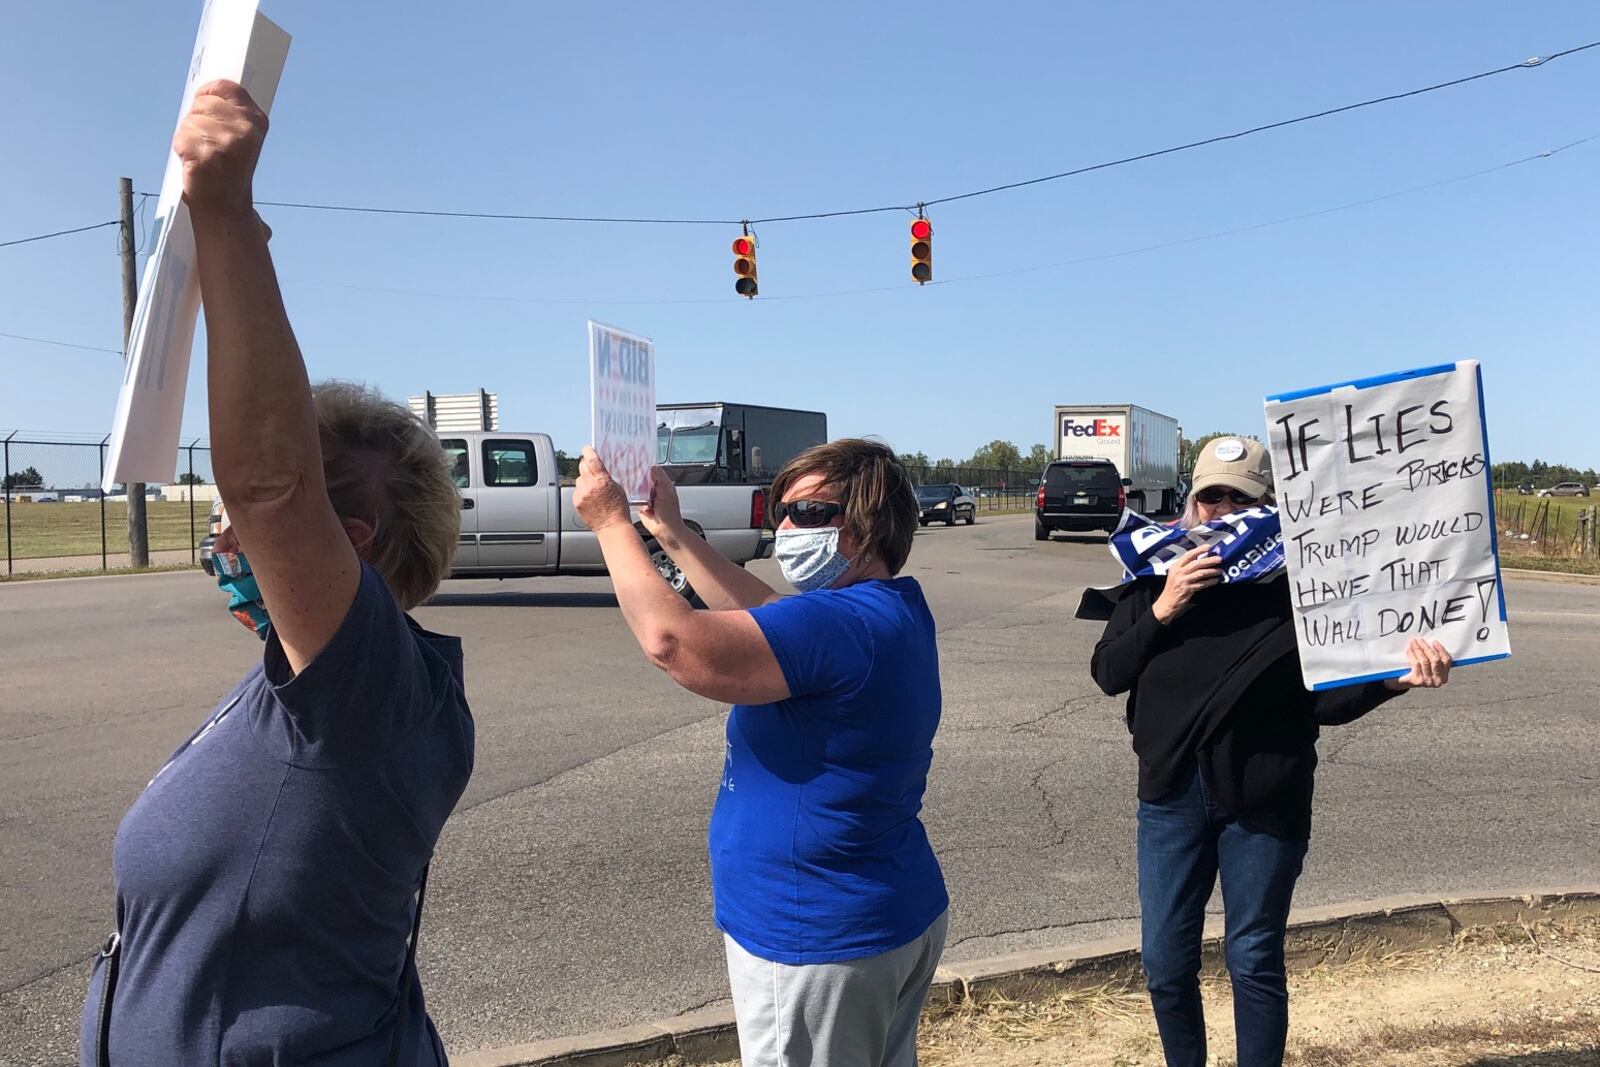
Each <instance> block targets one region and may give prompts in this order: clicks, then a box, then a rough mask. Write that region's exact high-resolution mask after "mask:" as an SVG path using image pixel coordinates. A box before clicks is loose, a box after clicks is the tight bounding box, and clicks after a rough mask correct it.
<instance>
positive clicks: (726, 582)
mask: <svg viewBox="0 0 1600 1067" xmlns="http://www.w3.org/2000/svg"><path fill="white" fill-rule="evenodd" d="M651 479H652V483H651V488H650V504H649V505H648V506H647V507H645V508H643V509H641V510H640V513H639V519H640V521H641V522H643V523H644V528H645V529H646V530H648V531H649V532H650V536H651V537H654V538H655V539H656V543H657V544H659V545H660V546H661V547H662V548H663V549H665V550H666V552H667V555H669V556H671V557H672V562H674V563H676V564H677V565H678V566H679V567H681V568H682V569H683V573H684V575H685V577H687V578H688V579H689V584H690V585H692V586H694V591H695V592H696V593H698V594H700V599H701V600H704V601H705V602H706V606H707V607H709V608H712V609H713V610H718V611H726V610H731V609H738V608H758V607H760V606H761V605H763V604H770V603H771V602H772V601H774V600H777V599H778V597H779V593H778V591H777V590H776V589H774V588H772V586H770V585H768V584H767V583H766V582H763V581H762V580H761V579H760V578H757V577H756V576H755V575H753V574H751V573H750V572H749V571H747V570H745V569H744V568H743V567H741V566H739V565H738V564H737V563H735V562H733V560H731V559H728V558H727V557H726V556H724V555H723V554H722V553H720V552H718V551H717V550H716V549H714V548H712V547H711V545H710V544H708V543H707V542H706V539H705V538H704V537H701V536H699V535H698V534H696V533H695V532H694V531H693V530H691V529H689V527H688V524H686V523H685V522H684V521H683V512H682V511H681V510H680V509H679V507H678V487H677V486H675V485H673V484H672V479H670V478H668V477H667V475H666V472H665V471H663V470H662V469H661V468H660V467H657V468H655V469H654V470H653V471H651Z"/></svg>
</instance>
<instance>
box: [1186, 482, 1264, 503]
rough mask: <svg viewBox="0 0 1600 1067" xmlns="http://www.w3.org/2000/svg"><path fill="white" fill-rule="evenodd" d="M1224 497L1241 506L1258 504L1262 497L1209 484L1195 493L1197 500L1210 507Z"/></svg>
mask: <svg viewBox="0 0 1600 1067" xmlns="http://www.w3.org/2000/svg"><path fill="white" fill-rule="evenodd" d="M1223 497H1227V498H1228V499H1229V500H1231V501H1233V502H1234V503H1235V504H1238V505H1239V506H1240V507H1243V506H1244V505H1246V504H1258V503H1260V502H1261V498H1260V497H1259V496H1251V495H1250V494H1249V493H1241V492H1239V490H1237V489H1225V488H1223V487H1222V486H1220V485H1213V486H1208V487H1207V488H1205V489H1202V490H1200V491H1199V492H1198V493H1196V494H1195V495H1194V498H1195V499H1196V500H1198V501H1199V502H1200V503H1202V504H1205V505H1207V506H1208V507H1209V506H1210V505H1212V504H1220V503H1222V498H1223Z"/></svg>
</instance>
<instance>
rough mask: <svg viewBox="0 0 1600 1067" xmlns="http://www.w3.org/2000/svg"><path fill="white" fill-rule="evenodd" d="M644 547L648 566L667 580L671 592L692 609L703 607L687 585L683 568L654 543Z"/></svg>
mask: <svg viewBox="0 0 1600 1067" xmlns="http://www.w3.org/2000/svg"><path fill="white" fill-rule="evenodd" d="M646 547H648V548H649V550H650V565H651V566H653V567H655V569H656V573H657V574H659V575H661V577H663V578H665V579H666V580H667V584H668V585H670V586H672V591H673V592H674V593H677V594H678V595H679V596H681V597H683V599H685V600H687V601H688V602H689V603H690V604H691V605H692V606H694V607H697V608H703V607H705V606H706V605H705V601H703V600H701V599H700V597H699V595H698V594H697V593H696V592H695V591H694V587H693V586H691V585H690V584H689V576H688V575H686V574H684V573H683V568H681V567H679V566H678V565H677V564H676V563H674V562H672V557H671V556H669V555H667V553H666V550H665V549H663V548H662V547H661V546H660V545H658V544H656V543H655V542H654V541H652V542H650V544H649V545H648V546H646Z"/></svg>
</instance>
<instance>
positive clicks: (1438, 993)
mask: <svg viewBox="0 0 1600 1067" xmlns="http://www.w3.org/2000/svg"><path fill="white" fill-rule="evenodd" d="M1290 991H1291V998H1292V1001H1291V1003H1292V1013H1293V1014H1292V1023H1291V1031H1290V1047H1289V1051H1288V1055H1287V1057H1286V1059H1285V1061H1284V1062H1285V1063H1286V1064H1287V1065H1290V1067H1600V919H1594V918H1591V919H1584V920H1576V921H1570V922H1546V923H1540V924H1538V925H1537V926H1535V927H1531V928H1530V927H1524V926H1521V925H1518V924H1515V923H1513V924H1505V925H1499V926H1485V927H1473V928H1469V929H1467V930H1465V931H1463V932H1462V933H1461V934H1460V935H1459V936H1458V937H1457V938H1456V941H1455V944H1454V945H1452V946H1450V947H1448V948H1443V949H1429V950H1420V951H1414V952H1400V953H1388V954H1384V955H1376V954H1369V955H1363V956H1358V957H1356V958H1354V959H1351V960H1349V961H1346V962H1343V963H1333V964H1324V965H1321V966H1318V967H1315V968H1312V969H1310V970H1307V971H1303V972H1299V973H1297V974H1295V975H1292V976H1291V978H1290ZM1202 992H1203V995H1204V997H1205V1000H1206V1011H1207V1020H1208V1023H1209V1024H1210V1028H1211V1030H1212V1039H1211V1040H1212V1048H1213V1055H1214V1056H1217V1059H1216V1060H1215V1062H1216V1063H1217V1065H1218V1067H1231V1065H1232V1064H1233V1063H1234V1061H1233V1060H1232V1059H1231V1058H1229V1056H1228V1055H1227V1054H1229V1053H1231V1052H1232V1041H1231V1030H1232V1026H1231V1022H1232V1011H1231V1001H1230V990H1229V987H1228V984H1227V981H1226V978H1225V977H1222V976H1213V977H1208V978H1206V979H1204V980H1203V981H1202ZM919 1045H920V1058H921V1061H922V1063H923V1064H924V1065H925V1067H956V1065H960V1067H1044V1065H1047V1064H1048V1065H1055V1064H1072V1065H1075V1067H1159V1065H1160V1064H1161V1063H1162V1062H1163V1057H1162V1054H1161V1048H1160V1043H1159V1041H1158V1040H1157V1038H1156V1032H1155V1021H1154V1019H1153V1017H1152V1016H1151V1013H1150V1007H1149V1001H1148V999H1147V998H1146V996H1145V993H1144V990H1143V987H1142V985H1141V984H1140V983H1137V982H1120V983H1119V982H1110V983H1107V984H1103V985H1099V986H1095V987H1091V988H1086V989H1078V990H1070V991H1064V992H1057V993H1053V994H1050V995H1048V996H1043V997H1040V998H1038V999H1033V1000H1010V999H1005V998H1001V997H992V998H988V999H985V1000H982V1001H979V1002H969V1003H966V1004H962V1005H959V1006H957V1007H954V1008H947V1009H943V1010H939V1011H930V1012H929V1013H928V1015H927V1016H926V1017H925V1018H924V1020H923V1025H922V1032H921V1040H920V1042H919ZM1219 1053H1220V1054H1221V1055H1218V1054H1219ZM650 1067H690V1065H689V1064H688V1063H687V1062H686V1061H684V1060H683V1059H682V1058H681V1057H673V1058H672V1059H670V1060H668V1061H665V1062H664V1063H656V1064H652V1065H650ZM717 1067H738V1064H737V1061H730V1062H726V1063H724V1064H719V1065H717Z"/></svg>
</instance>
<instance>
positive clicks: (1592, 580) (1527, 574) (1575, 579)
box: [1500, 567, 1600, 585]
mask: <svg viewBox="0 0 1600 1067" xmlns="http://www.w3.org/2000/svg"><path fill="white" fill-rule="evenodd" d="M1500 573H1501V574H1503V575H1505V576H1506V577H1507V578H1521V579H1523V580H1525V581H1530V582H1562V583H1564V584H1566V585H1600V574H1571V573H1569V572H1567V571H1532V570H1523V569H1522V568H1520V567H1501V568H1500Z"/></svg>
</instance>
